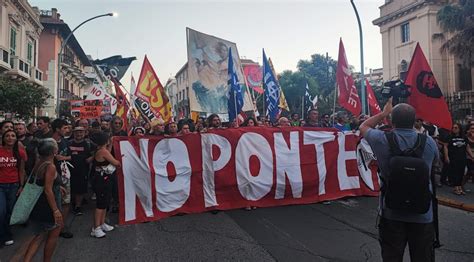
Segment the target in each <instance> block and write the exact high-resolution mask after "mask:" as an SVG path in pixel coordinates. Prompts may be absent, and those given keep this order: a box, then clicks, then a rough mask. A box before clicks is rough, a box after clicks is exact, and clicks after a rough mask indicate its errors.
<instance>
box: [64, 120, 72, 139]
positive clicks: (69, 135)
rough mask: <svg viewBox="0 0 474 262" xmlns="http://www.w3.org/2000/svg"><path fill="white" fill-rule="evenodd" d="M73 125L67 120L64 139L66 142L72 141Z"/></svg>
mask: <svg viewBox="0 0 474 262" xmlns="http://www.w3.org/2000/svg"><path fill="white" fill-rule="evenodd" d="M72 129H73V127H72V123H71V122H70V121H69V120H66V131H64V138H65V139H66V140H71V139H72Z"/></svg>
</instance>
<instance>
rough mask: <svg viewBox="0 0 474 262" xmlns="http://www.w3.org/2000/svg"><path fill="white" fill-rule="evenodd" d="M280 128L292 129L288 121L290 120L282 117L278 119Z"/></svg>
mask: <svg viewBox="0 0 474 262" xmlns="http://www.w3.org/2000/svg"><path fill="white" fill-rule="evenodd" d="M278 126H279V127H290V126H291V124H290V120H288V118H286V117H284V116H282V117H280V118H279V119H278Z"/></svg>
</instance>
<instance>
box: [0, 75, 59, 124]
mask: <svg viewBox="0 0 474 262" xmlns="http://www.w3.org/2000/svg"><path fill="white" fill-rule="evenodd" d="M49 97H50V95H49V91H48V89H47V88H45V87H35V86H33V85H32V84H30V83H28V82H18V81H15V80H12V79H10V78H7V77H0V98H1V99H0V110H1V111H5V112H10V113H13V114H18V115H19V117H20V118H22V119H29V118H31V117H33V116H34V112H35V108H42V107H43V106H45V105H46V102H47V99H48V98H49Z"/></svg>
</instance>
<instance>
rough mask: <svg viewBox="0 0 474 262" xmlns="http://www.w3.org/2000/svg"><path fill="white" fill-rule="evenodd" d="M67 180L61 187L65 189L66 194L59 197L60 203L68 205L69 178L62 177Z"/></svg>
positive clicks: (69, 197)
mask: <svg viewBox="0 0 474 262" xmlns="http://www.w3.org/2000/svg"><path fill="white" fill-rule="evenodd" d="M64 180H67V181H66V183H63V185H62V186H63V187H64V188H65V189H66V194H64V196H62V197H61V204H63V205H69V204H70V203H71V180H70V179H63V182H64Z"/></svg>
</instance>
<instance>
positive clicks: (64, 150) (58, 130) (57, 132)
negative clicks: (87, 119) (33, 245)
mask: <svg viewBox="0 0 474 262" xmlns="http://www.w3.org/2000/svg"><path fill="white" fill-rule="evenodd" d="M51 129H52V132H53V134H52V138H53V139H54V140H55V141H56V143H57V145H58V154H57V155H56V157H55V165H56V169H57V171H58V173H59V175H60V177H61V180H62V186H63V187H64V188H65V189H66V192H65V194H64V196H63V197H62V198H61V200H62V208H61V212H62V214H63V218H64V220H66V219H67V216H68V214H69V208H70V204H71V181H70V177H67V176H66V174H67V171H63V170H62V168H61V162H63V161H66V162H67V161H70V160H71V152H70V151H69V147H68V142H67V141H66V139H65V138H64V133H65V132H66V131H67V122H66V121H65V120H63V119H59V118H57V119H55V120H54V121H53V122H52V123H51ZM63 165H64V164H63ZM60 236H61V237H64V238H72V237H73V234H72V233H71V232H70V231H69V228H68V227H67V226H65V227H64V228H63V231H62V232H61V234H60Z"/></svg>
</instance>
